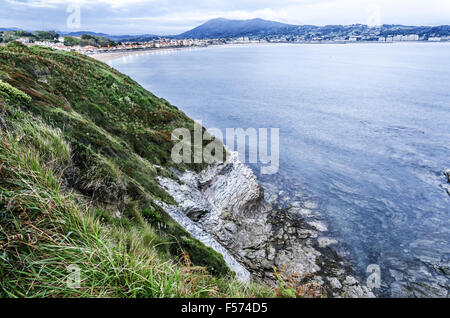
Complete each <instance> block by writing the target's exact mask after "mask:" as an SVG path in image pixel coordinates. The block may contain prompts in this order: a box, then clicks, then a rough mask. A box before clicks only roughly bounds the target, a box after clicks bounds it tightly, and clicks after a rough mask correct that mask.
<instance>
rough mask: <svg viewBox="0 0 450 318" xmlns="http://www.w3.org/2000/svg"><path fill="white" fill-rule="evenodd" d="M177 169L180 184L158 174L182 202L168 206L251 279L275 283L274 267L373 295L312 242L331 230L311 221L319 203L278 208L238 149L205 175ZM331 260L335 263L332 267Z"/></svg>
mask: <svg viewBox="0 0 450 318" xmlns="http://www.w3.org/2000/svg"><path fill="white" fill-rule="evenodd" d="M174 173H175V174H176V175H177V177H178V178H179V180H180V181H181V184H180V183H178V182H176V181H175V180H172V179H169V178H163V177H159V178H158V182H159V183H160V185H161V186H162V187H163V188H164V189H165V190H166V191H167V192H168V193H169V194H170V195H171V196H172V197H173V198H174V199H175V201H176V202H177V203H178V207H171V208H170V209H172V210H176V209H178V210H179V212H181V213H182V214H183V215H184V216H185V217H187V218H188V219H189V220H190V222H192V224H195V226H197V227H198V228H200V229H202V230H203V231H205V232H207V233H208V235H210V236H211V237H212V238H213V239H214V241H215V242H217V243H218V244H220V245H221V246H222V248H224V247H225V248H226V251H227V253H228V254H229V256H231V257H232V259H233V260H235V261H237V262H238V263H239V264H241V265H242V266H243V267H245V268H246V270H248V271H249V272H250V274H251V275H252V276H253V278H255V279H257V280H260V281H264V282H266V283H268V284H272V285H276V279H275V277H274V274H273V268H274V266H275V267H277V268H278V269H279V270H280V271H283V274H284V275H287V276H289V275H297V276H298V275H300V276H303V275H314V276H313V277H318V279H317V281H320V283H321V284H323V285H324V288H327V289H330V290H331V289H333V292H335V293H337V294H340V293H346V294H348V295H352V296H358V297H362V296H364V297H373V296H374V295H373V294H372V293H371V292H370V291H369V290H368V289H364V288H363V287H362V286H361V285H360V284H359V283H358V282H357V281H356V280H355V281H352V282H351V284H349V283H348V282H347V283H343V281H344V280H345V279H346V277H345V275H344V274H345V273H347V270H342V271H341V272H340V275H336V274H335V273H336V272H337V267H338V265H336V264H337V263H336V262H333V261H324V262H323V261H322V259H323V258H324V255H322V254H321V252H319V251H318V250H317V249H316V248H315V247H314V246H317V244H318V243H317V240H316V239H317V237H318V231H327V227H326V225H325V224H323V223H321V222H319V221H316V220H311V214H312V211H311V209H316V208H317V204H316V203H314V202H313V201H309V202H306V203H305V204H302V203H300V202H297V203H295V202H294V204H292V205H290V206H289V203H288V205H287V206H286V207H287V210H282V209H281V210H278V209H274V208H273V206H272V205H270V204H269V203H268V202H267V201H266V200H265V198H267V197H268V196H267V195H265V194H264V190H263V189H262V187H261V186H260V185H259V183H258V180H257V179H256V177H255V175H254V174H253V172H252V170H251V169H250V168H249V167H247V166H246V165H244V164H242V163H241V162H240V161H239V160H238V155H237V154H236V153H232V155H231V156H230V157H229V158H228V161H227V162H226V163H224V164H216V165H212V166H210V167H208V168H207V169H206V170H204V171H202V172H201V173H194V172H191V171H187V172H185V173H180V172H176V171H174ZM275 190H276V189H272V190H270V191H272V192H273V193H274V194H275V195H276V197H277V200H278V201H279V202H281V203H283V202H289V201H292V199H291V198H289V194H288V193H284V192H283V191H275ZM269 197H270V198H271V199H274V197H272V196H271V195H269ZM289 207H290V208H291V210H289ZM306 210H307V211H308V213H307V214H308V218H309V222H305V221H304V219H303V218H304V215H302V214H306V213H302V212H303V211H306ZM299 211H300V212H299ZM192 224H191V226H192ZM321 242H322V244H325V243H326V244H333V243H334V241H333V240H332V239H328V238H322V240H321ZM327 257H328V256H327ZM325 258H326V257H325ZM227 259H230V257H228V256H227ZM328 264H334V265H333V266H331V267H329V268H328ZM234 265H236V264H234ZM235 268H236V266H235ZM332 271H334V272H333V273H332ZM328 275H332V276H333V277H334V278H335V280H333V281H332V282H330V281H329V280H328V279H326V278H327V277H328ZM336 280H337V282H338V283H339V284H340V285H341V286H342V288H340V290H336V287H332V286H331V284H334V286H339V284H338V283H336Z"/></svg>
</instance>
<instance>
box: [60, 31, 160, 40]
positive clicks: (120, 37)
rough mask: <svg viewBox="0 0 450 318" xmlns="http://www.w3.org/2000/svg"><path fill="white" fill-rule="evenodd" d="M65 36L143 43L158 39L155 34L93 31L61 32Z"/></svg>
mask: <svg viewBox="0 0 450 318" xmlns="http://www.w3.org/2000/svg"><path fill="white" fill-rule="evenodd" d="M59 33H60V34H61V35H63V36H82V35H83V34H87V35H91V36H99V37H103V38H107V39H109V40H112V41H125V40H127V41H143V40H149V39H154V38H158V36H157V35H154V34H143V35H110V34H106V33H97V32H91V31H77V32H70V33H67V32H59Z"/></svg>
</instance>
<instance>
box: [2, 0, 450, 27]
mask: <svg viewBox="0 0 450 318" xmlns="http://www.w3.org/2000/svg"><path fill="white" fill-rule="evenodd" d="M217 17H223V18H229V19H252V18H262V19H268V20H275V21H279V22H285V23H291V24H299V25H301V24H313V25H327V24H354V23H362V24H369V25H379V24H404V25H444V24H446V25H449V24H450V0H109V1H107V0H97V1H95V0H94V1H92V0H74V1H64V0H0V28H1V27H18V28H21V29H26V30H57V31H94V32H103V33H108V34H122V35H123V34H158V35H173V34H179V33H182V32H184V31H187V30H189V29H191V28H193V27H196V26H198V25H200V24H202V23H203V22H206V21H208V20H209V19H213V18H217Z"/></svg>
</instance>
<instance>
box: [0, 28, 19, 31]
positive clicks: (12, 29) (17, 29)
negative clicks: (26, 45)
mask: <svg viewBox="0 0 450 318" xmlns="http://www.w3.org/2000/svg"><path fill="white" fill-rule="evenodd" d="M19 30H20V29H19V28H0V32H3V31H19Z"/></svg>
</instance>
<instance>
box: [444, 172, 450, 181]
mask: <svg viewBox="0 0 450 318" xmlns="http://www.w3.org/2000/svg"><path fill="white" fill-rule="evenodd" d="M444 175H445V176H446V177H447V181H448V182H449V183H450V169H446V170H445V171H444Z"/></svg>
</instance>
